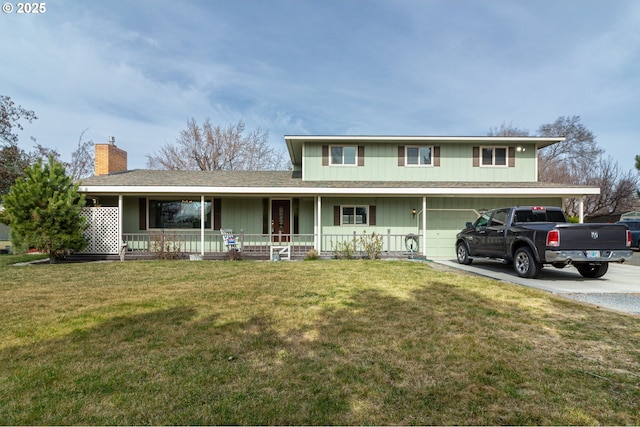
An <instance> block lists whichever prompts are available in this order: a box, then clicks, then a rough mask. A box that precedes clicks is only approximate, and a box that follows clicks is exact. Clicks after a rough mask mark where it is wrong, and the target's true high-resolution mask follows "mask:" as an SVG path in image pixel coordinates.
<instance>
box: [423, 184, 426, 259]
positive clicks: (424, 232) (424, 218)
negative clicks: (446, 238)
mask: <svg viewBox="0 0 640 427" xmlns="http://www.w3.org/2000/svg"><path fill="white" fill-rule="evenodd" d="M422 255H424V256H425V257H426V256H427V196H422Z"/></svg>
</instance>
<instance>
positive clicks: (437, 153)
mask: <svg viewBox="0 0 640 427" xmlns="http://www.w3.org/2000/svg"><path fill="white" fill-rule="evenodd" d="M433 166H440V147H439V146H435V147H433Z"/></svg>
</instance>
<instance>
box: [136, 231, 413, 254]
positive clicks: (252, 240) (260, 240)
mask: <svg viewBox="0 0 640 427" xmlns="http://www.w3.org/2000/svg"><path fill="white" fill-rule="evenodd" d="M235 235H236V238H237V245H238V248H239V249H240V250H241V251H242V252H244V253H246V254H250V255H255V256H266V257H268V256H269V254H270V248H271V246H290V250H291V256H293V257H304V256H306V255H307V253H308V252H309V251H310V250H311V249H314V248H315V247H316V241H317V235H315V234H251V233H244V232H240V233H236V234H235ZM362 236H363V234H358V233H357V232H353V233H345V234H322V235H321V247H322V253H321V255H323V256H331V255H333V254H334V253H336V252H337V251H339V250H340V248H341V247H344V245H345V244H350V245H352V246H353V248H354V256H356V257H358V256H363V255H364V250H363V248H362V245H361V244H360V239H361V237H362ZM365 236H369V237H370V236H371V235H370V234H369V235H365ZM376 236H378V238H380V239H381V243H382V248H381V256H401V255H402V256H405V255H406V256H408V255H411V254H414V253H415V254H417V253H418V252H420V249H419V248H420V245H419V244H418V241H419V238H418V237H417V236H415V235H413V237H408V235H407V234H395V233H391V230H387V233H384V234H377V235H376ZM412 239H413V240H412ZM123 240H124V243H125V244H126V251H127V252H129V253H130V252H139V253H143V252H155V251H157V249H158V247H159V246H158V245H160V244H164V245H167V244H169V245H171V244H174V245H175V246H174V247H176V248H179V252H181V253H193V254H199V253H201V245H202V244H203V243H204V251H203V252H204V253H206V254H212V253H213V254H219V253H224V252H226V251H227V248H226V247H225V245H224V241H223V239H222V235H221V234H220V233H219V232H217V231H216V232H213V231H207V232H205V235H204V242H202V241H201V235H200V232H199V231H197V232H188V231H182V230H180V231H174V230H166V231H149V232H140V233H124V234H123ZM411 249H413V251H412V250H411Z"/></svg>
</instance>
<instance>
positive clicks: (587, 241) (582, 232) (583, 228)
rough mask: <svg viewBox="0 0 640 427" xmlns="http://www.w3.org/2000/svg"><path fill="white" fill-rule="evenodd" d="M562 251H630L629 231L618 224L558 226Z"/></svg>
mask: <svg viewBox="0 0 640 427" xmlns="http://www.w3.org/2000/svg"><path fill="white" fill-rule="evenodd" d="M557 228H558V230H560V247H559V249H562V250H576V249H577V250H587V249H592V250H593V249H609V250H614V249H618V250H620V249H628V248H627V229H626V227H625V226H624V225H618V224H558V225H557Z"/></svg>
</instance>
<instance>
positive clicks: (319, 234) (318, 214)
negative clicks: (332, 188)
mask: <svg viewBox="0 0 640 427" xmlns="http://www.w3.org/2000/svg"><path fill="white" fill-rule="evenodd" d="M316 218H317V222H316V233H315V235H316V238H317V239H318V240H317V241H316V245H315V246H316V250H317V251H318V254H321V253H322V196H318V203H317V204H316Z"/></svg>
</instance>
